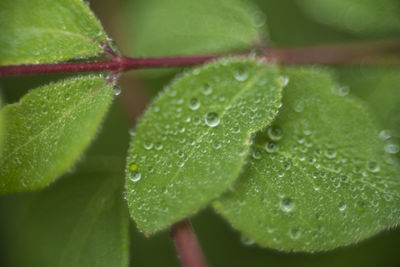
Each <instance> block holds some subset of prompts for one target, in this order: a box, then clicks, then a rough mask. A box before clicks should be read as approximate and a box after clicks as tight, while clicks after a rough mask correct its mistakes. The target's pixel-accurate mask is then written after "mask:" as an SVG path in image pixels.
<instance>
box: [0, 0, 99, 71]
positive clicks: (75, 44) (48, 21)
mask: <svg viewBox="0 0 400 267" xmlns="http://www.w3.org/2000/svg"><path fill="white" fill-rule="evenodd" d="M101 42H103V43H105V42H106V34H105V32H104V30H103V28H102V26H101V25H100V22H99V21H98V20H97V19H96V17H95V16H94V15H93V13H92V12H91V11H90V9H89V8H88V7H87V4H85V3H84V1H82V0H58V1H54V0H30V1H26V0H1V1H0V65H8V64H22V63H25V64H27V63H50V62H57V61H63V60H69V59H73V58H84V57H91V56H96V55H99V54H100V53H102V52H103V48H102V47H101V45H100V43H101Z"/></svg>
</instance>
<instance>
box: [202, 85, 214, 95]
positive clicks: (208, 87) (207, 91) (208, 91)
mask: <svg viewBox="0 0 400 267" xmlns="http://www.w3.org/2000/svg"><path fill="white" fill-rule="evenodd" d="M212 91H213V89H212V87H211V84H209V83H205V84H204V85H203V86H202V87H201V92H202V93H203V95H210V94H211V93H212Z"/></svg>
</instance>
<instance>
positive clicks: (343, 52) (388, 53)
mask: <svg viewBox="0 0 400 267" xmlns="http://www.w3.org/2000/svg"><path fill="white" fill-rule="evenodd" d="M260 50H261V55H260V56H259V58H265V59H267V60H269V61H272V62H276V63H280V64H287V65H296V64H325V65H348V64H399V63H400V40H388V41H379V42H370V43H350V44H336V45H320V46H309V47H294V48H278V47H261V48H260ZM238 56H247V55H243V54H241V55H238ZM219 57H221V56H216V55H211V56H186V57H163V58H130V57H124V56H122V57H112V58H111V60H110V61H101V62H73V63H53V64H32V65H9V66H0V77H3V76H15V75H29V74H45V73H69V72H91V71H114V72H125V71H128V70H133V69H146V68H169V67H184V66H192V65H197V64H202V63H205V62H207V61H210V60H213V59H217V58H219Z"/></svg>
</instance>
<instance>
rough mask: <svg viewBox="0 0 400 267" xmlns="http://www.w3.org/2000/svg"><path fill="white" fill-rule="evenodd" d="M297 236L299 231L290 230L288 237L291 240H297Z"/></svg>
mask: <svg viewBox="0 0 400 267" xmlns="http://www.w3.org/2000/svg"><path fill="white" fill-rule="evenodd" d="M299 236H300V231H299V229H296V228H294V229H292V230H291V231H290V237H291V238H292V239H296V238H298V237H299Z"/></svg>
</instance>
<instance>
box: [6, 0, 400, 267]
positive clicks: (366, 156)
mask: <svg viewBox="0 0 400 267" xmlns="http://www.w3.org/2000/svg"><path fill="white" fill-rule="evenodd" d="M100 2H101V1H99V2H98V3H97V2H96V3H95V2H93V3H92V5H93V7H94V9H95V11H96V14H99V16H102V15H101V14H103V15H104V14H105V13H107V16H104V17H105V18H110V17H109V16H111V15H110V14H111V13H113V12H114V11H113V10H112V9H111V8H110V7H109V6H106V8H103V11H101V10H102V9H101V8H100V7H101V6H102V5H104V3H103V4H101V3H100ZM114 4H115V5H121V6H122V7H123V8H124V11H123V12H124V16H122V17H123V18H120V17H121V13H118V15H117V16H116V17H111V19H110V21H112V23H115V24H109V25H108V24H107V25H106V28H107V29H109V30H110V31H112V32H113V36H115V39H116V40H117V41H118V43H119V45H120V46H121V47H124V49H125V50H127V51H131V53H132V54H133V55H134V56H146V57H153V56H171V55H192V54H207V53H221V54H225V55H226V54H227V53H242V52H243V51H250V50H252V49H256V48H257V46H258V45H265V44H274V45H277V46H300V45H315V44H321V43H334V42H338V41H341V42H351V41H354V40H357V41H360V40H361V41H363V40H368V39H374V40H378V41H379V40H380V39H383V38H388V37H395V38H396V37H398V35H399V29H400V16H399V14H400V13H399V12H398V11H399V4H398V1H396V0H384V1H381V2H379V3H377V2H376V1H372V0H368V1H367V0H366V1H356V0H346V1H344V0H340V1H336V0H335V1H333V0H325V1H316V0H304V1H303V0H299V1H290V0H282V1H263V0H253V1H240V0H235V1H228V0H204V1H188V0H165V1H164V0H163V1H155V0H151V1H147V0H131V1H126V0H125V1H121V2H116V3H114ZM104 10H105V11H104ZM109 13H110V14H109ZM338 14H339V15H338ZM120 19H122V22H124V23H125V24H126V25H127V26H126V27H125V28H124V29H123V30H124V31H125V32H126V33H127V34H128V36H124V37H121V36H120V35H119V33H120V32H121V31H122V30H121V26H117V27H115V25H118V23H121V21H120ZM114 28H117V29H118V30H112V29H114ZM106 45H110V46H113V44H112V41H111V40H110V39H109V38H108V37H107V34H106V33H105V31H104V30H103V26H102V25H101V24H100V22H99V20H98V19H97V18H96V16H95V15H94V14H93V13H92V11H91V10H90V9H89V7H88V5H87V4H86V3H85V2H84V1H82V0H62V1H51V0H43V1H39V0H34V1H24V0H16V1H11V0H2V1H0V65H16V64H37V63H54V62H66V61H74V62H79V61H82V60H85V61H94V60H97V59H99V57H100V56H103V54H104V51H106V50H105V46H106ZM113 48H114V49H115V46H113ZM256 56H257V51H256V50H254V53H252V55H251V56H248V57H247V56H246V57H233V56H228V57H226V58H224V59H221V60H216V61H214V62H211V63H208V64H205V65H204V66H199V67H195V68H193V69H188V70H186V71H185V72H184V73H183V74H179V75H178V76H177V77H176V78H175V79H173V80H172V81H171V82H169V83H168V85H166V86H165V87H164V89H163V90H162V91H161V92H160V93H159V95H158V96H157V97H155V100H153V101H152V103H151V104H149V105H148V108H147V110H146V112H145V113H144V115H143V116H142V117H141V118H140V119H139V122H138V123H137V125H136V126H135V129H134V131H131V140H130V144H128V138H127V137H128V131H127V128H128V127H127V126H126V125H125V124H126V122H125V121H124V119H125V118H124V117H123V116H122V115H121V114H120V111H119V110H118V106H119V105H120V104H121V103H120V102H115V103H114V105H113V108H112V109H111V114H110V117H109V119H108V120H107V124H106V127H105V129H104V130H103V131H102V134H104V135H103V137H101V138H100V139H99V140H97V141H96V142H95V143H94V145H93V146H92V147H91V149H90V151H89V152H87V153H84V151H85V150H87V148H88V147H89V144H90V143H91V141H92V140H93V139H94V137H95V136H96V134H97V133H98V132H99V130H98V129H99V127H100V124H101V122H102V121H103V118H104V117H105V114H106V113H107V110H108V109H109V108H110V106H111V105H112V102H113V98H114V94H115V95H118V94H119V89H118V87H116V80H115V77H117V76H116V75H115V74H114V73H112V74H109V73H101V74H96V75H94V74H89V75H79V74H76V75H72V76H49V77H50V78H44V77H42V76H37V77H34V78H23V79H21V78H18V79H15V80H13V79H2V80H0V83H3V84H4V88H3V89H2V92H1V97H2V99H3V103H5V106H4V107H2V109H1V112H0V149H1V150H0V166H1V168H0V194H4V195H5V196H2V197H1V200H0V206H1V210H2V212H3V214H7V216H5V219H4V220H2V222H1V225H0V226H1V227H0V231H1V232H3V233H4V235H5V237H6V238H5V240H4V241H3V242H7V245H6V246H5V248H4V251H5V252H6V254H7V256H6V257H5V260H6V261H7V262H6V264H7V266H127V265H128V264H129V263H128V262H129V261H131V262H132V264H138V265H140V264H141V263H143V262H141V260H142V258H141V255H147V256H148V257H147V259H145V260H143V261H144V263H143V264H153V265H161V264H164V265H165V264H168V263H171V264H176V262H175V260H171V258H168V257H170V256H165V257H166V258H168V259H167V260H164V255H165V254H164V252H165V251H171V248H170V244H169V243H166V241H164V238H165V232H164V233H163V232H162V230H164V229H166V228H168V227H170V226H171V225H172V224H174V223H175V222H177V221H179V220H182V219H184V218H187V217H190V218H194V224H195V226H196V227H198V229H199V232H200V234H201V235H200V236H199V238H200V241H204V243H203V245H204V248H205V250H206V254H207V255H208V256H211V258H212V262H213V263H214V264H217V265H216V266H224V264H225V265H226V266H243V265H245V264H248V265H249V264H251V265H252V266H264V265H265V264H266V261H271V262H276V261H279V262H285V263H286V264H288V265H296V266H298V265H302V264H304V265H307V266H310V265H315V266H318V265H319V263H321V262H322V263H323V264H324V265H326V264H330V263H332V264H333V263H334V264H336V265H340V264H341V265H343V264H347V265H349V266H353V263H354V262H352V260H353V261H357V262H358V260H359V258H360V257H359V255H366V254H368V255H367V256H368V257H369V256H370V257H372V256H371V254H372V253H364V251H370V250H371V251H382V248H380V246H375V245H374V244H375V243H373V242H375V241H373V240H371V241H370V243H363V244H360V245H357V246H356V247H354V248H344V249H341V250H340V249H339V250H335V251H333V252H328V253H327V254H317V255H313V256H304V255H302V254H290V255H286V254H285V255H284V256H283V255H281V254H277V253H275V252H271V251H268V250H265V249H262V248H261V247H266V248H273V249H276V250H282V251H303V252H315V251H326V250H332V249H334V248H337V247H340V246H346V245H350V244H354V243H357V242H360V241H362V240H364V239H366V238H367V237H369V236H372V235H374V234H376V233H378V232H380V231H382V230H384V229H388V228H392V227H395V226H396V225H398V224H399V222H400V209H399V206H400V205H399V204H400V203H399V201H400V181H399V177H400V165H399V164H400V161H399V154H400V153H399V150H400V149H399V143H398V142H399V140H400V128H399V127H400V117H399V114H400V112H399V111H400V110H399V107H400V105H399V104H400V93H399V92H400V91H399V89H400V88H399V85H400V80H399V77H400V76H399V75H398V74H399V67H398V66H397V65H395V66H370V67H368V66H351V67H335V68H333V67H312V68H305V67H302V66H300V67H288V68H286V67H282V66H280V65H279V64H275V63H274V62H269V61H263V60H260V59H258V58H257V57H256ZM267 57H268V55H267ZM169 73H172V72H169ZM125 77H128V81H130V82H131V84H133V83H134V82H132V79H131V77H129V76H128V75H127V76H125ZM125 77H122V78H121V84H122V83H123V79H124V78H125ZM129 79H130V80H129ZM145 79H146V80H147V84H148V85H150V86H149V87H150V88H148V89H149V91H160V89H161V87H162V86H160V84H163V85H165V84H166V82H165V79H166V78H165V76H163V77H161V76H160V75H158V74H156V75H155V72H149V75H147V76H146V78H145ZM49 80H50V82H49ZM37 84H39V86H37ZM152 84H153V85H157V87H156V88H155V89H154V88H151V85H152ZM35 87H36V88H35ZM32 88H34V89H32ZM13 89H14V90H13ZM26 89H29V90H30V91H27V90H26ZM135 89H138V87H136V88H125V90H131V91H138V90H135ZM19 92H23V93H24V94H25V95H24V96H22V97H21V98H20V95H19ZM124 94H125V92H124ZM137 96H138V95H136V96H135V97H137ZM127 97H128V94H126V95H124V99H125V98H126V99H127ZM133 100H134V101H133V104H130V106H129V108H134V107H132V106H135V105H140V104H141V103H140V101H136V102H135V99H133ZM121 102H122V101H121ZM128 147H129V151H128V155H127V157H126V151H127V150H128ZM104 153H105V154H108V157H106V158H105V157H104V156H103V155H102V154H104ZM83 155H85V158H84V160H83V163H82V164H78V165H77V164H76V162H77V161H78V160H79V159H80V158H83ZM125 158H126V159H125ZM124 161H125V163H126V166H125V175H124V174H123V171H122V168H121V165H123V164H124ZM67 172H75V173H72V174H68V175H65V177H63V178H62V179H60V180H58V181H56V180H57V179H59V178H60V177H61V176H62V175H63V174H65V173H67ZM124 176H125V177H124ZM123 177H124V178H125V180H123ZM55 181H56V182H55ZM53 182H54V183H53ZM124 183H125V188H123V184H124ZM45 187H47V188H45ZM34 190H36V192H25V193H20V192H23V191H34ZM124 190H125V192H124V193H123V191H124ZM10 193H18V194H14V195H8V194H10ZM123 196H124V198H125V200H126V201H124V200H123V199H124V198H123ZM126 204H127V205H128V208H127V207H126V206H125V205H126ZM204 209H206V211H205V212H203V210H204ZM211 209H214V210H215V211H216V212H217V213H218V214H219V215H221V217H222V218H223V220H222V219H221V218H219V217H216V216H215V214H214V213H213V212H212V211H211ZM129 213H130V215H131V217H132V219H133V221H134V222H135V223H136V225H137V228H139V230H140V231H143V232H145V233H146V234H153V233H156V232H161V233H157V234H155V236H154V237H151V238H150V241H147V240H146V241H144V240H143V236H142V235H139V234H138V233H136V227H133V228H132V229H129V230H128V222H129V221H128V218H129ZM226 223H228V224H231V225H232V227H234V228H235V229H237V231H238V233H240V235H242V238H241V239H242V243H244V244H246V245H251V244H253V243H256V244H258V245H259V246H260V248H251V247H245V248H244V247H243V244H241V243H240V242H238V241H237V240H238V238H237V233H236V232H232V231H230V228H229V226H227V224H226ZM130 232H132V233H130ZM390 233H392V232H390ZM130 235H132V237H131V239H132V244H131V247H132V249H131V253H132V255H133V256H132V259H131V260H130V258H129V252H128V248H129V246H128V244H129V237H130ZM219 236H221V238H219ZM397 236H398V235H397ZM377 238H378V239H379V238H382V240H386V239H385V238H384V237H382V236H381V235H380V236H378V237H377ZM391 238H392V237H390V238H389V237H388V238H387V242H388V243H387V244H391V243H395V241H393V240H396V239H391ZM393 238H398V237H393ZM378 239H375V240H378ZM146 242H150V243H146ZM151 242H153V243H151ZM381 242H382V243H383V244H384V245H386V241H381ZM148 244H155V245H154V246H155V247H156V249H157V251H158V252H157V253H158V257H152V256H149V254H148V253H149V252H148V251H147V252H143V250H144V248H147V247H148V246H150V245H148ZM368 244H372V245H368ZM388 246H390V245H388ZM153 248H154V247H153ZM231 249H232V250H233V251H235V253H233V254H235V255H231V254H232V253H230V254H229V255H228V254H227V253H225V250H226V251H230V250H231ZM348 251H354V252H355V253H354V255H349V254H352V253H350V252H348ZM236 252H237V253H236ZM146 253H147V254H146ZM171 253H173V252H171ZM341 253H342V254H341ZM346 253H348V254H346ZM383 253H384V252H382V253H381V254H379V255H380V256H379V257H381V256H382V255H383ZM344 254H346V256H337V255H344ZM135 255H136V256H135ZM220 255H222V256H220ZM241 255H243V257H242V258H241ZM393 255H395V253H393V254H391V257H393V258H394V257H395V256H393ZM304 257H308V258H307V260H304ZM377 257H378V256H377ZM379 257H378V258H379ZM143 258H145V257H144V256H143ZM149 258H150V259H149ZM381 258H382V259H383V258H384V257H383V256H382V257H381ZM381 258H380V259H381ZM243 259H246V260H243ZM299 259H300V261H299ZM332 259H335V260H332ZM348 259H350V260H348ZM351 259H352V260H351ZM394 259H395V261H396V262H400V260H399V259H398V258H394ZM382 261H383V260H382ZM167 262H168V263H167ZM373 262H374V261H373V260H372V259H371V261H368V262H364V263H365V264H368V263H373ZM395 265H396V264H394V266H395ZM135 266H136V265H135Z"/></svg>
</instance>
